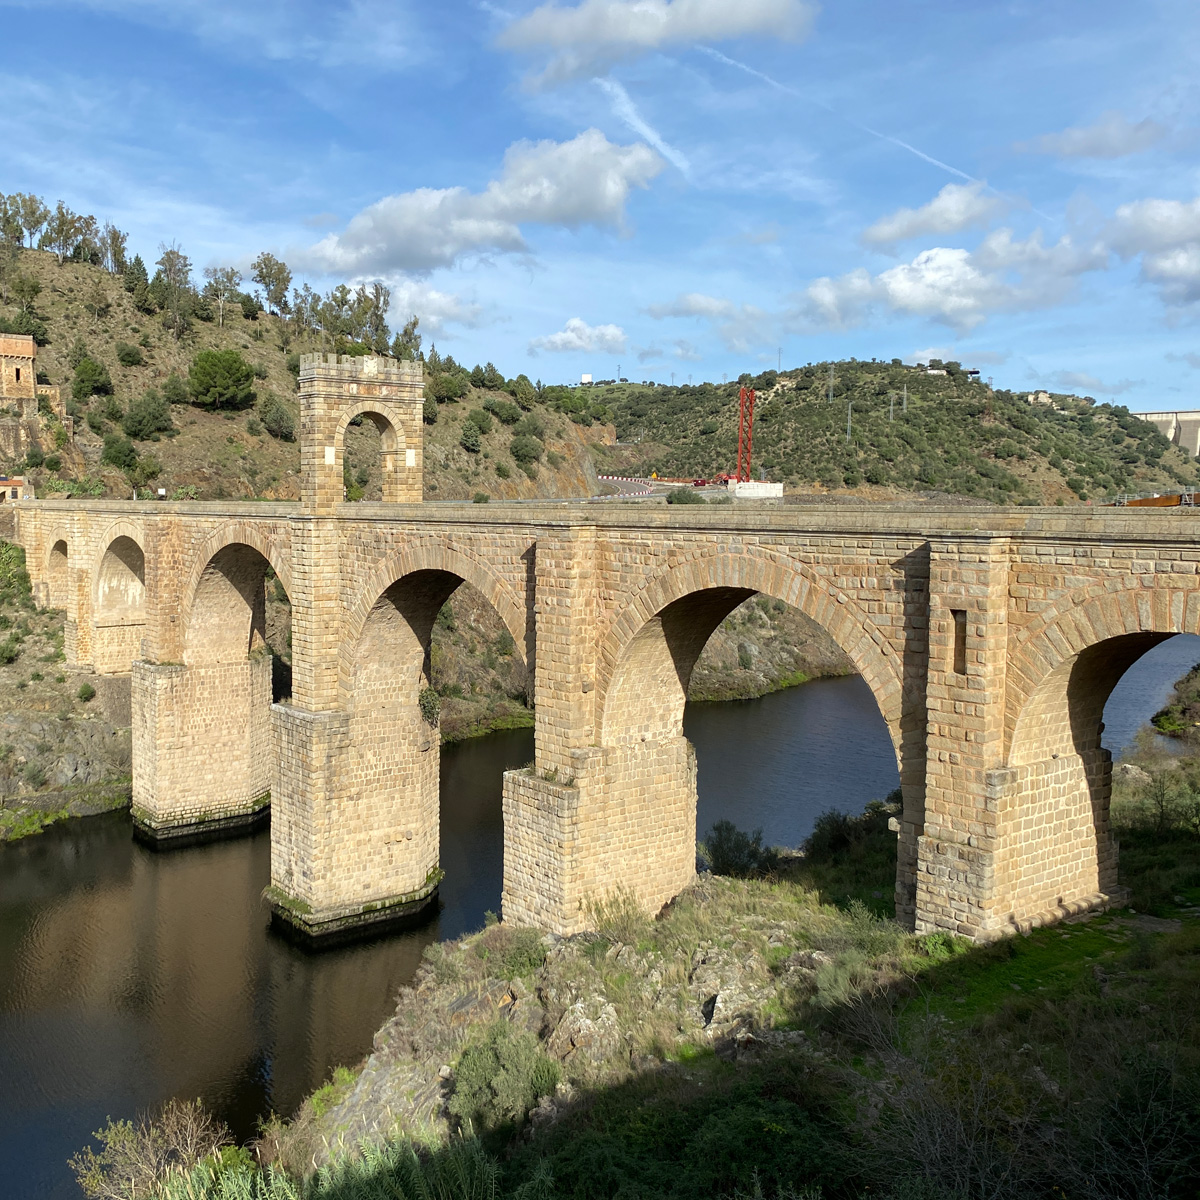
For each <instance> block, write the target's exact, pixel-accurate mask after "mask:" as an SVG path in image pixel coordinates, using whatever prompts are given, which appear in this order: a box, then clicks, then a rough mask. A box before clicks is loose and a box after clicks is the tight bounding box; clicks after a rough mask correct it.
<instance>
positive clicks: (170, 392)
mask: <svg viewBox="0 0 1200 1200" xmlns="http://www.w3.org/2000/svg"><path fill="white" fill-rule="evenodd" d="M162 394H163V399H164V400H165V401H166V402H167V403H168V404H186V403H187V402H188V386H187V384H186V383H184V381H183V379H182V377H181V376H179V375H177V374H176V373H175V372H174V371H172V372H171V373H170V375H168V376H167V381H166V383H164V384H163V389H162Z"/></svg>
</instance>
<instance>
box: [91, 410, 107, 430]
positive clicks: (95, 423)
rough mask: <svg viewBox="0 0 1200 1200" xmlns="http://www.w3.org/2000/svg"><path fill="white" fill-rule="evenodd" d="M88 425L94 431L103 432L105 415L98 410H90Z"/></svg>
mask: <svg viewBox="0 0 1200 1200" xmlns="http://www.w3.org/2000/svg"><path fill="white" fill-rule="evenodd" d="M87 427H88V428H89V429H90V430H91V431H92V432H93V433H103V432H104V417H103V416H101V414H100V413H98V412H89V413H88V415H87Z"/></svg>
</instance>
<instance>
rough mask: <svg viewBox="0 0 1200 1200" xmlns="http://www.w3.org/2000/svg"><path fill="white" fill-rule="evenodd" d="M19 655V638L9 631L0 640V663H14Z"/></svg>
mask: <svg viewBox="0 0 1200 1200" xmlns="http://www.w3.org/2000/svg"><path fill="white" fill-rule="evenodd" d="M20 657H21V639H20V636H19V635H18V634H16V633H10V634H9V635H8V637H6V638H5V639H4V641H2V642H0V663H5V664H8V663H15V662H16V661H17V659H18V658H20Z"/></svg>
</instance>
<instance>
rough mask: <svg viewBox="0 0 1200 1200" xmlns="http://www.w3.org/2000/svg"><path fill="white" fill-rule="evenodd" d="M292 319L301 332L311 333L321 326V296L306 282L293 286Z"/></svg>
mask: <svg viewBox="0 0 1200 1200" xmlns="http://www.w3.org/2000/svg"><path fill="white" fill-rule="evenodd" d="M292 321H293V322H294V323H295V325H296V327H297V329H299V330H300V331H301V333H311V332H312V331H313V330H315V329H319V328H320V327H321V296H320V293H318V292H314V291H313V290H312V288H311V287H309V285H308V284H307V283H306V284H305V285H304V286H303V287H301V288H292Z"/></svg>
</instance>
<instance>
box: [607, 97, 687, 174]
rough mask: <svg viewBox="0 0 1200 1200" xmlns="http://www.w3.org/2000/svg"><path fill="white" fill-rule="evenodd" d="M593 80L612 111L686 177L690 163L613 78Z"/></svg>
mask: <svg viewBox="0 0 1200 1200" xmlns="http://www.w3.org/2000/svg"><path fill="white" fill-rule="evenodd" d="M594 82H595V83H596V85H597V86H598V87H599V88H600V90H601V91H603V92H604V93H605V95H607V96H608V98H609V99H610V100H611V101H612V106H613V112H615V113H616V114H617V116H618V117H619V118H620V119H621V120H622V121H624V122H625V124H626V125H628V126H629V128H630V129H631V130H633V132H634V133H636V134H637V135H638V136H639V137H641V138H645V140H646V141H647V142H649V143H650V145H651V146H653V147H654V149H655V150H657V151H658V152H659V154H661V155H662V156H663V158H665V159H666V160H667V162H669V163H670V164H671V165H672V166H674V167H675V168H676V169H677V170H678V171H679V173H680V174H681V175H682V176H683V177H684V178H685V179H687V178H688V177H689V173H690V172H691V169H692V168H691V164H690V163H689V162H688V160H687V159H686V158H685V157H684V156H683V154H682V153H681V152H680V151H678V150H676V149H675V147H674V146H672V145H670V144H669V143H668V142H667V141H666V140H665V139H664V138H663V137H662V135H661V134H660V133H659V132H658V130H657V129H655V128H654V127H653V126H652V125H651V124H650V123H649V122H648V121H646V119H645V118H644V117H643V116H642V114H641V113H640V112H638V110H637V106H636V105H635V104H634V103H633V100H632V98H631V97H630V95H629V93H628V92H627V91H626V90H625V89H624V88H623V87H622V86H621V85H620V84H619V83H618V82H617V81H616V80H615V79H605V78H597V79H596V80H594Z"/></svg>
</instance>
